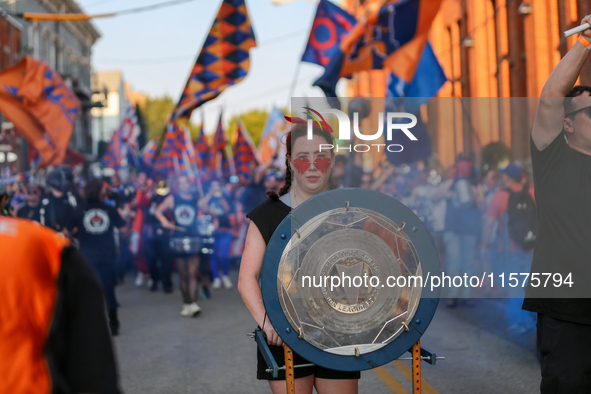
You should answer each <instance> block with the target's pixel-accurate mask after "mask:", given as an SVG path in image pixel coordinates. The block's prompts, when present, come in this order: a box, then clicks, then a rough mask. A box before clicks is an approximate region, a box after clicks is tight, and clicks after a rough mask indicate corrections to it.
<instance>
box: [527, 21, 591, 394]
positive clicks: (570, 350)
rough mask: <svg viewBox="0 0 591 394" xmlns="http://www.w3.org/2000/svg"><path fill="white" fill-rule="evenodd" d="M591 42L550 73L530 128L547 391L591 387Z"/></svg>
mask: <svg viewBox="0 0 591 394" xmlns="http://www.w3.org/2000/svg"><path fill="white" fill-rule="evenodd" d="M583 23H591V15H588V16H586V17H585V18H584V19H583V21H582V22H581V24H583ZM590 44H591V30H585V31H584V32H583V33H582V34H581V36H580V37H579V41H578V42H576V43H575V45H574V46H573V47H572V48H571V49H570V50H569V51H568V53H567V54H566V55H565V56H564V57H563V58H562V60H561V61H560V63H558V65H557V66H556V68H555V69H554V71H553V72H552V74H551V75H550V78H548V81H547V82H546V84H545V85H544V88H543V89H542V93H541V98H540V102H539V105H538V110H537V113H536V118H535V121H534V125H533V129H532V133H531V156H532V165H533V175H534V184H535V191H536V203H537V207H538V218H539V235H538V238H537V243H536V249H535V252H534V257H533V262H532V269H531V274H530V278H529V284H528V288H527V291H526V299H525V301H524V303H523V308H524V309H526V310H529V311H532V312H537V313H538V329H537V334H538V345H539V348H540V353H541V369H542V382H541V385H540V390H541V392H542V393H569V394H573V393H589V392H591V360H589V358H588V357H586V353H587V352H588V351H589V350H591V341H590V340H589V339H590V338H591V298H590V296H591V290H590V288H591V286H589V285H590V284H591V275H590V271H591V266H590V265H589V256H590V255H591V242H589V239H590V237H591V205H590V204H589V197H590V196H591V87H587V86H578V87H575V88H574V89H573V85H574V84H575V83H576V81H577V78H578V76H579V74H580V72H581V69H582V67H583V65H584V64H585V63H586V61H587V59H588V57H589V53H590V52H589V51H591V45H590ZM569 91H570V92H569ZM565 96H566V97H567V98H566V99H564V97H565ZM548 274H551V279H550V283H549V284H548V282H547V281H546V280H545V279H546V277H545V276H544V275H548ZM559 276H560V281H557V279H559ZM557 283H562V284H561V285H559V286H556V284H557Z"/></svg>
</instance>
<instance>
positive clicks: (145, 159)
mask: <svg viewBox="0 0 591 394" xmlns="http://www.w3.org/2000/svg"><path fill="white" fill-rule="evenodd" d="M157 148H158V137H154V138H152V139H151V140H150V141H149V142H148V143H147V144H146V146H144V147H143V148H142V151H141V152H140V164H141V166H142V168H143V169H144V170H149V169H151V168H152V165H153V162H154V157H155V156H156V151H157Z"/></svg>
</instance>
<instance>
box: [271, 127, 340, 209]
mask: <svg viewBox="0 0 591 394" xmlns="http://www.w3.org/2000/svg"><path fill="white" fill-rule="evenodd" d="M312 132H313V133H314V134H315V135H319V136H321V137H322V138H324V139H325V140H326V142H327V143H328V144H330V145H332V146H334V145H335V142H334V138H333V136H332V133H329V132H328V131H326V130H324V129H321V128H319V127H313V128H312ZM307 135H308V126H307V125H305V124H297V125H295V126H293V127H292V129H291V131H290V132H289V133H288V134H287V138H286V140H285V146H286V148H287V149H286V153H285V166H286V170H285V185H283V187H282V188H281V189H280V190H279V193H277V192H275V191H274V190H269V191H268V192H267V197H268V198H269V199H271V200H279V197H281V196H283V195H285V194H287V193H288V192H289V189H290V188H291V182H292V180H293V174H292V171H291V167H290V165H289V158H288V156H291V146H292V145H293V143H294V142H295V141H296V140H297V139H298V138H300V137H306V136H307ZM330 153H331V155H334V153H333V151H332V150H331V152H330ZM328 187H329V189H331V190H332V189H336V188H337V187H338V185H337V184H336V183H335V182H334V181H333V179H332V175H331V176H330V177H329V178H328Z"/></svg>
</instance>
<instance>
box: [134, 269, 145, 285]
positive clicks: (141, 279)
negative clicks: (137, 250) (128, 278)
mask: <svg viewBox="0 0 591 394" xmlns="http://www.w3.org/2000/svg"><path fill="white" fill-rule="evenodd" d="M143 284H144V274H142V273H141V272H138V273H137V276H136V277H135V285H136V286H137V287H140V286H141V285H143Z"/></svg>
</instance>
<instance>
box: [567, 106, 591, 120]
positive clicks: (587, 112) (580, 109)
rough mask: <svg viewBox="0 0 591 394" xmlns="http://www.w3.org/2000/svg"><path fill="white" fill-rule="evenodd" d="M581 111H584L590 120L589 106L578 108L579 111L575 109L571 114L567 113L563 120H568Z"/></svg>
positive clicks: (590, 110) (590, 109)
mask: <svg viewBox="0 0 591 394" xmlns="http://www.w3.org/2000/svg"><path fill="white" fill-rule="evenodd" d="M583 111H585V113H586V114H587V116H588V117H590V118H591V105H590V106H588V107H583V108H579V109H577V110H576V111H573V112H569V113H568V114H566V116H565V118H570V117H572V116H573V115H576V114H578V113H579V112H583Z"/></svg>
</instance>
